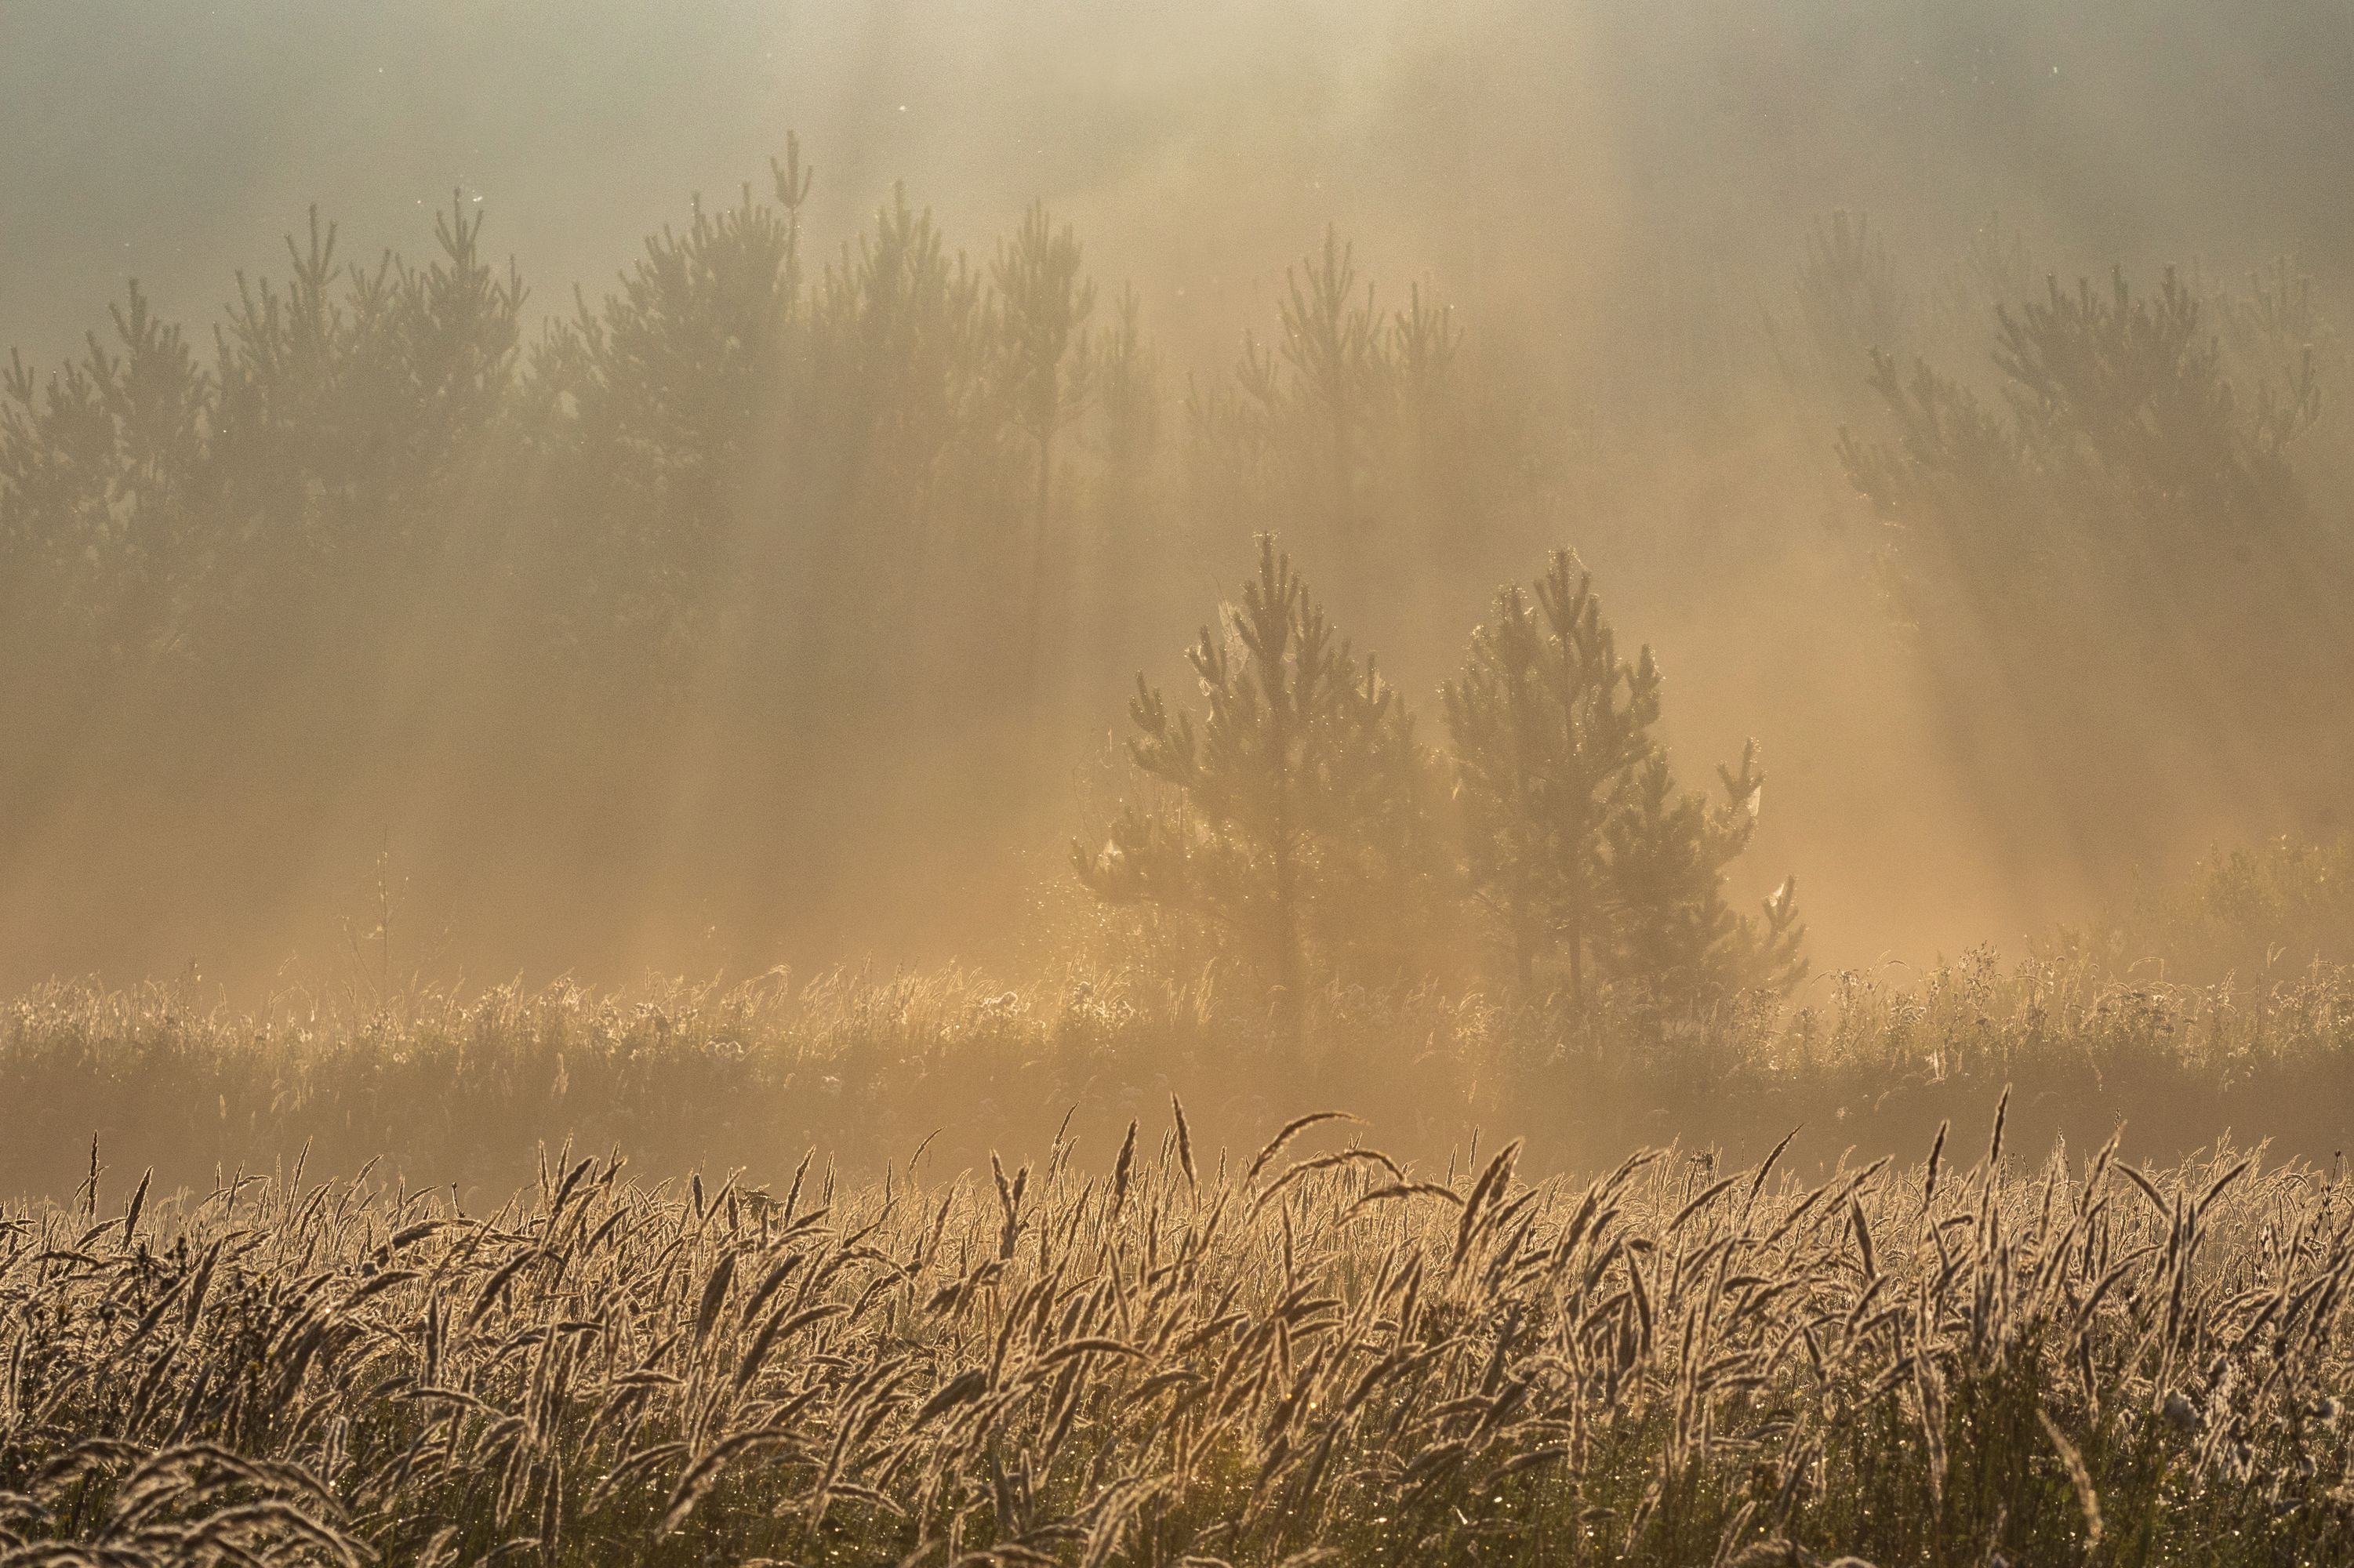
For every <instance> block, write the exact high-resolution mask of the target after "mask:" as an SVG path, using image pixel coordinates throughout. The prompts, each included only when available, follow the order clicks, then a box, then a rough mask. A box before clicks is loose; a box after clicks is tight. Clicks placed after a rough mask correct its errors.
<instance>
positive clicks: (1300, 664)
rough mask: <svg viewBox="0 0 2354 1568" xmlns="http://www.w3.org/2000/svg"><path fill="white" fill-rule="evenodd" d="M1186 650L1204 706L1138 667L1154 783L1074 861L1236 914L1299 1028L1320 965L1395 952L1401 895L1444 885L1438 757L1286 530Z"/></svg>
mask: <svg viewBox="0 0 2354 1568" xmlns="http://www.w3.org/2000/svg"><path fill="white" fill-rule="evenodd" d="M1187 660H1188V662H1190V663H1191V664H1192V665H1193V672H1194V673H1195V674H1196V675H1198V676H1199V677H1200V679H1201V682H1202V687H1203V693H1204V703H1205V706H1204V712H1203V714H1202V716H1201V720H1200V723H1199V724H1198V726H1197V725H1196V723H1195V720H1194V718H1193V715H1190V714H1186V713H1183V712H1182V711H1178V710H1175V709H1172V707H1171V705H1169V703H1168V701H1167V699H1166V698H1165V697H1163V696H1162V694H1161V693H1160V692H1159V691H1157V690H1154V689H1152V688H1151V687H1150V686H1149V685H1147V684H1146V683H1145V682H1144V680H1143V678H1142V677H1141V676H1140V677H1138V681H1137V694H1136V696H1135V699H1134V700H1133V701H1132V702H1131V703H1130V704H1129V716H1130V717H1131V719H1132V720H1133V721H1134V724H1135V726H1136V731H1137V733H1136V735H1135V736H1134V737H1133V738H1131V739H1130V740H1129V748H1128V749H1129V758H1131V759H1132V760H1133V762H1134V764H1135V766H1136V768H1137V770H1138V772H1139V774H1140V776H1141V780H1142V781H1143V782H1145V783H1146V784H1147V785H1149V786H1155V787H1157V788H1151V789H1148V790H1147V791H1145V792H1141V793H1140V794H1139V795H1138V796H1137V797H1136V798H1134V799H1132V800H1129V802H1128V803H1127V804H1126V805H1125V806H1124V807H1123V808H1122V809H1121V810H1120V812H1119V816H1118V817H1117V818H1115V819H1114V821H1112V823H1111V826H1110V830H1109V833H1108V838H1107V839H1106V841H1105V842H1103V843H1102V844H1101V845H1099V846H1097V845H1088V844H1085V843H1077V844H1074V845H1073V847H1072V859H1073V863H1074V864H1075V865H1076V868H1077V871H1078V874H1079V876H1080V878H1081V879H1082V880H1083V881H1084V882H1085V883H1086V885H1087V886H1088V887H1089V888H1091V889H1092V890H1094V892H1095V893H1096V894H1097V895H1098V896H1099V897H1102V898H1104V899H1106V900H1108V901H1112V902H1149V903H1152V904H1156V905H1161V906H1166V907H1170V908H1173V909H1179V910H1184V911H1189V912H1191V913H1193V914H1195V915H1197V916H1202V917H1203V918H1205V919H1207V920H1210V921H1212V922H1214V923H1215V924H1216V925H1217V926H1219V927H1222V928H1223V929H1224V930H1225V931H1226V932H1227V933H1228V934H1229V935H1230V936H1231V937H1232V938H1233V939H1234V942H1235V947H1236V948H1238V949H1239V951H1240V952H1241V953H1242V954H1243V955H1244V956H1245V957H1246V959H1249V960H1250V961H1252V962H1253V963H1255V964H1257V965H1258V966H1260V967H1261V968H1262V969H1264V971H1265V972H1266V974H1267V978H1268V979H1269V980H1270V981H1271V982H1272V984H1273V986H1274V988H1275V996H1276V1005H1277V1009H1278V1018H1279V1020H1280V1022H1281V1024H1282V1028H1283V1031H1284V1033H1285V1035H1286V1037H1287V1038H1289V1039H1296V1038H1297V1036H1298V1033H1299V1023H1300V1019H1301V1010H1302V1005H1303V1002H1304V999H1305V998H1304V993H1305V988H1306V987H1307V985H1308V984H1309V983H1310V980H1311V978H1312V977H1314V976H1316V975H1318V974H1320V973H1329V972H1331V971H1332V970H1333V969H1335V968H1336V967H1339V966H1341V965H1342V964H1344V963H1345V962H1346V961H1347V960H1348V959H1350V958H1351V957H1352V955H1353V954H1355V953H1356V952H1359V951H1362V950H1363V949H1364V948H1367V947H1369V946H1370V947H1372V948H1374V949H1376V950H1377V951H1378V950H1383V949H1386V950H1387V951H1388V952H1389V953H1391V954H1393V955H1394V951H1395V946H1396V943H1395V932H1396V929H1397V927H1398V925H1399V923H1400V919H1401V916H1400V912H1401V911H1409V912H1410V911H1413V910H1415V909H1416V908H1417V907H1421V908H1427V907H1428V906H1429V904H1430V903H1431V902H1432V901H1433V899H1434V896H1435V895H1438V894H1439V891H1440V890H1439V889H1438V888H1437V886H1436V885H1434V884H1433V882H1432V881H1431V878H1432V876H1433V873H1434V867H1435V855H1434V853H1433V843H1432V840H1431V837H1430V832H1429V828H1428V824H1427V821H1426V817H1425V808H1426V794H1425V791H1424V789H1423V788H1422V785H1423V782H1424V775H1425V774H1426V762H1425V758H1424V757H1423V754H1422V752H1421V750H1420V748H1419V747H1417V745H1416V741H1415V739H1414V731H1413V721H1412V720H1411V719H1410V718H1409V716H1408V715H1406V713H1405V707H1404V705H1403V704H1401V703H1400V702H1399V701H1398V698H1397V695H1396V694H1395V693H1394V691H1393V690H1391V688H1390V687H1389V686H1388V684H1387V683H1384V681H1383V680H1382V678H1381V676H1380V675H1379V674H1378V673H1376V671H1375V670H1374V667H1373V661H1372V660H1371V659H1370V658H1368V659H1366V660H1365V661H1363V662H1359V661H1358V659H1357V658H1356V657H1355V656H1354V655H1353V654H1352V652H1350V650H1349V646H1348V644H1347V643H1346V642H1345V641H1336V639H1335V636H1334V633H1333V630H1332V628H1331V624H1330V623H1329V622H1328V621H1327V620H1326V619H1325V616H1324V612H1323V610H1322V609H1320V608H1319V607H1318V605H1317V604H1316V602H1315V599H1313V597H1312V596H1311V595H1310V592H1309V591H1308V588H1307V586H1306V585H1305V584H1304V583H1303V582H1301V580H1300V579H1299V577H1298V575H1297V574H1296V573H1295V572H1294V571H1293V570H1292V567H1291V562H1290V559H1289V557H1288V556H1284V555H1282V554H1280V553H1279V552H1278V550H1277V548H1276V544H1275V540H1274V538H1273V536H1272V535H1262V536H1261V538H1260V540H1259V558H1258V572H1257V577H1255V578H1254V579H1253V580H1252V581H1250V582H1249V583H1246V585H1245V586H1244V588H1243V591H1242V596H1241V599H1240V602H1239V603H1236V604H1233V605H1229V606H1227V607H1225V609H1224V610H1223V612H1222V614H1221V618H1220V625H1219V626H1218V627H1216V628H1211V627H1204V628H1203V630H1202V633H1201V636H1200V638H1199V640H1198V641H1196V642H1195V643H1194V645H1193V649H1192V651H1191V652H1189V653H1188V654H1187ZM1412 919H1413V916H1412V914H1411V913H1408V914H1407V915H1406V916H1405V921H1406V922H1408V923H1411V921H1412Z"/></svg>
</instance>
